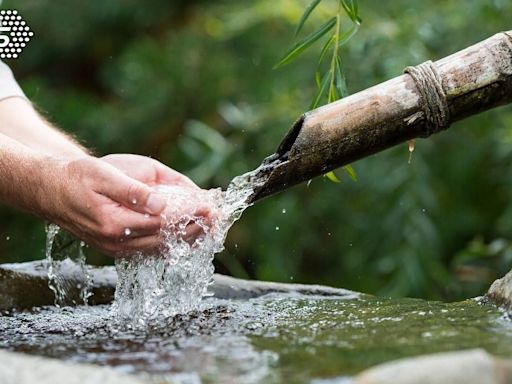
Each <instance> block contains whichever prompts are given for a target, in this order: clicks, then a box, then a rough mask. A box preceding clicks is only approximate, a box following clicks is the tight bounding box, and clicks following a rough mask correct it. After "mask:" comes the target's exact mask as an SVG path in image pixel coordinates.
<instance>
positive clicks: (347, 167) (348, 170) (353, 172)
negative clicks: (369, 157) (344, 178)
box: [343, 164, 357, 181]
mask: <svg viewBox="0 0 512 384" xmlns="http://www.w3.org/2000/svg"><path fill="white" fill-rule="evenodd" d="M343 170H344V171H345V172H346V173H347V174H348V175H349V177H350V178H351V179H352V180H353V181H357V174H356V170H355V169H354V168H353V167H352V166H351V165H350V164H349V165H345V166H344V167H343Z"/></svg>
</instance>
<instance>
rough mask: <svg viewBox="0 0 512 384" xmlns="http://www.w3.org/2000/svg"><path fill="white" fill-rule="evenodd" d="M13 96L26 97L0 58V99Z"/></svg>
mask: <svg viewBox="0 0 512 384" xmlns="http://www.w3.org/2000/svg"><path fill="white" fill-rule="evenodd" d="M13 96H18V97H23V98H27V97H26V96H25V94H24V93H23V91H22V90H21V88H20V86H19V85H18V83H17V82H16V79H15V78H14V76H13V74H12V71H11V69H10V68H9V67H8V66H7V65H6V64H5V63H4V62H3V61H1V60H0V100H3V99H6V98H8V97H13Z"/></svg>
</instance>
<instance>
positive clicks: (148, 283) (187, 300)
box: [46, 158, 277, 326]
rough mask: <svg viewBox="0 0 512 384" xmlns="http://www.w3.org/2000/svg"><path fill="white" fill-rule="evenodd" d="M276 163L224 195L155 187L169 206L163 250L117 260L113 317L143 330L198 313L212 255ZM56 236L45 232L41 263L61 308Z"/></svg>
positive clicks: (209, 277) (265, 165)
mask: <svg viewBox="0 0 512 384" xmlns="http://www.w3.org/2000/svg"><path fill="white" fill-rule="evenodd" d="M276 162H277V160H276V161H272V158H268V159H266V160H265V161H264V162H263V163H262V165H261V166H260V167H258V168H257V169H255V170H254V171H251V172H248V173H246V174H244V175H241V176H238V177H235V178H234V179H233V180H232V181H231V183H230V184H229V186H228V188H227V190H226V191H222V190H221V189H220V188H217V189H211V190H201V189H192V188H187V187H182V186H171V185H160V186H157V187H155V189H156V190H157V191H158V192H159V193H161V194H163V195H165V196H166V197H167V200H168V205H167V208H166V209H165V211H164V213H163V214H162V217H163V220H164V224H163V227H162V230H161V233H160V235H161V237H162V246H161V247H160V249H158V250H156V251H153V252H142V251H138V252H132V253H128V254H123V255H122V257H120V258H118V259H117V260H116V269H117V273H118V282H117V287H116V293H115V302H114V305H113V311H114V313H115V314H116V315H117V317H118V318H119V319H120V320H122V321H125V322H130V323H132V324H134V325H142V326H144V325H147V324H149V323H152V322H155V321H158V319H165V318H168V317H171V316H174V315H176V314H178V313H186V312H189V311H191V310H193V309H197V308H198V307H199V306H200V303H201V300H202V299H203V297H205V296H208V295H209V293H208V286H209V285H210V284H211V282H212V279H213V273H214V266H213V258H214V255H215V254H216V253H219V252H221V251H222V250H223V249H224V240H225V238H226V235H227V233H228V231H229V228H230V227H231V226H232V225H233V223H234V222H235V221H236V220H238V219H239V218H240V216H241V215H242V213H243V211H244V210H245V209H246V208H247V207H248V206H249V205H251V204H250V203H249V200H250V199H249V198H250V196H251V195H253V193H254V192H255V190H256V189H257V188H258V187H260V186H261V185H263V184H264V183H265V181H266V179H267V177H268V176H267V175H268V174H269V173H270V172H269V171H270V170H271V169H273V168H274V166H275V163H276ZM204 212H209V214H207V215H205V214H204ZM190 224H195V225H196V226H198V227H199V228H200V234H199V236H198V237H197V238H195V239H191V238H189V236H188V235H187V227H189V225H190ZM58 231H59V230H58V227H57V226H54V225H50V226H49V227H48V230H47V250H46V257H47V260H48V266H49V269H48V276H49V278H50V282H51V283H50V288H51V289H52V290H53V291H54V292H55V296H56V303H57V304H60V303H63V302H64V301H65V296H66V290H65V287H64V282H63V281H62V279H61V277H60V275H59V273H58V268H59V266H60V265H61V264H60V263H62V262H60V263H59V262H56V261H55V260H54V257H52V255H53V253H54V252H52V245H53V243H54V239H55V236H56V234H57V233H58ZM124 234H125V236H130V235H131V234H132V230H131V229H130V228H126V229H125V231H124ZM78 254H79V257H78V262H79V263H80V262H82V260H84V259H83V252H82V250H81V246H79V248H78ZM86 280H87V279H86ZM87 284H88V283H87V281H86V284H85V285H86V286H87ZM89 285H90V284H89ZM87 295H88V293H87V291H85V292H84V293H83V297H84V298H85V299H87V297H88V296H87Z"/></svg>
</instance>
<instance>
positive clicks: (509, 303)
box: [485, 271, 512, 312]
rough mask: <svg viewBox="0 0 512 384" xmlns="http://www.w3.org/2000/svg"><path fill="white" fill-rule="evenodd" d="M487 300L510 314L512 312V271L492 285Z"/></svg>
mask: <svg viewBox="0 0 512 384" xmlns="http://www.w3.org/2000/svg"><path fill="white" fill-rule="evenodd" d="M485 299H486V300H488V301H489V302H491V303H493V304H496V305H498V306H500V307H503V308H504V309H506V310H508V311H509V312H510V311H512V271H510V272H508V273H507V274H506V275H505V276H503V277H502V278H501V279H498V280H496V281H495V282H494V283H492V285H491V287H490V288H489V291H488V292H487V294H486V295H485Z"/></svg>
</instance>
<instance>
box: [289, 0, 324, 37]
mask: <svg viewBox="0 0 512 384" xmlns="http://www.w3.org/2000/svg"><path fill="white" fill-rule="evenodd" d="M321 1H322V0H313V1H312V2H311V3H310V4H309V5H308V7H307V8H306V10H305V11H304V13H303V14H302V17H301V18H300V21H299V25H297V29H296V30H295V36H297V35H298V34H299V32H300V30H301V29H302V27H303V26H304V23H305V22H306V20H307V19H308V17H309V15H311V12H313V11H314V10H315V8H316V6H317V5H318V4H320V2H321Z"/></svg>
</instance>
